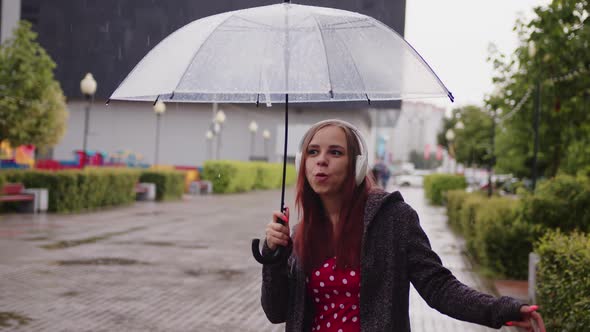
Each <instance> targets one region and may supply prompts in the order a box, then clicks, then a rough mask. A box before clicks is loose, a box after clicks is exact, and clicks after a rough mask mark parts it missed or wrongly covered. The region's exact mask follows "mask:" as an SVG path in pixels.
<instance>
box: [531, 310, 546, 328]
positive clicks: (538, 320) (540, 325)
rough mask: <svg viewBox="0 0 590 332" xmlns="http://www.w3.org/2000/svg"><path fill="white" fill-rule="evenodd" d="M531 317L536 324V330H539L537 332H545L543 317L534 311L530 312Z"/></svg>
mask: <svg viewBox="0 0 590 332" xmlns="http://www.w3.org/2000/svg"><path fill="white" fill-rule="evenodd" d="M531 316H532V317H533V319H534V321H535V323H536V324H537V328H538V329H539V330H538V332H545V323H544V322H543V317H541V315H540V314H539V313H538V312H536V311H535V312H531Z"/></svg>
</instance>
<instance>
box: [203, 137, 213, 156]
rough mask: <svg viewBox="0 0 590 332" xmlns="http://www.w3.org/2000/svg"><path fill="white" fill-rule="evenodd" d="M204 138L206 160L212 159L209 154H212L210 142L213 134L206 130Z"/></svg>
mask: <svg viewBox="0 0 590 332" xmlns="http://www.w3.org/2000/svg"><path fill="white" fill-rule="evenodd" d="M205 138H207V159H212V157H211V153H212V151H211V150H212V146H211V145H212V142H213V132H212V131H211V130H207V133H206V134H205Z"/></svg>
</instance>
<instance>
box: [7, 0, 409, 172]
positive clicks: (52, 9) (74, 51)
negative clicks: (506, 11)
mask: <svg viewBox="0 0 590 332" xmlns="http://www.w3.org/2000/svg"><path fill="white" fill-rule="evenodd" d="M0 1H1V2H2V6H0V7H1V8H2V11H1V12H0V16H1V17H2V21H1V22H2V24H1V29H2V30H1V31H0V34H1V36H2V38H3V40H5V39H6V38H7V37H6V36H9V35H10V33H8V32H7V31H9V30H11V27H14V26H15V25H16V23H17V22H18V20H17V19H15V17H18V16H20V18H22V19H26V20H28V21H30V22H32V23H33V28H34V30H35V31H36V32H37V33H38V34H39V37H38V40H39V43H40V44H41V45H42V46H43V47H44V48H45V49H46V50H47V51H48V53H49V54H50V55H51V57H52V58H53V60H54V61H55V62H56V63H57V68H56V70H55V76H56V79H57V80H58V81H59V82H60V84H61V86H62V89H63V90H64V93H65V95H66V97H67V99H68V111H69V114H70V116H69V122H68V130H67V133H66V134H65V136H64V138H63V140H62V141H61V142H60V143H59V144H58V146H56V147H55V148H54V150H53V158H55V159H71V158H73V151H74V150H79V149H82V141H83V139H84V121H85V112H84V109H85V107H86V106H87V104H86V102H85V101H84V99H83V98H82V95H81V92H80V80H81V79H82V78H83V77H84V75H85V74H86V73H88V72H90V73H92V74H93V76H94V77H95V79H96V81H97V83H98V89H97V92H96V95H95V102H94V103H93V104H92V107H91V110H90V112H89V114H90V117H89V121H88V123H89V134H88V149H89V150H97V151H102V152H105V153H109V154H110V153H115V152H116V151H120V150H128V151H132V152H135V153H138V154H141V155H143V156H144V161H145V162H147V163H153V162H154V158H155V149H156V123H157V121H156V115H155V114H154V112H153V109H152V104H151V103H141V102H137V103H131V102H116V103H112V104H111V105H110V106H106V105H105V101H106V99H107V98H108V96H109V95H110V94H111V93H112V92H113V91H114V90H115V89H116V87H117V86H118V85H119V83H120V82H121V81H122V80H123V79H124V78H125V76H126V75H127V74H128V73H129V72H130V71H131V69H132V68H133V67H134V66H135V64H137V63H138V62H139V61H140V60H141V58H142V57H143V56H144V55H145V54H147V53H148V52H149V50H150V49H152V48H153V47H154V46H155V45H157V44H158V43H159V42H160V41H161V40H162V39H163V38H165V37H166V36H167V35H169V34H170V33H172V32H173V31H175V30H177V29H178V28H180V27H182V26H184V25H186V24H188V23H190V22H192V21H194V20H197V19H199V18H202V17H206V16H210V15H214V14H218V13H221V12H225V11H229V10H237V9H243V8H248V7H255V6H262V5H269V4H274V3H277V2H276V1H266V0H252V1H232V0H219V1H214V2H210V1H192V0H175V1H164V0H151V1H146V0H127V1H119V0H102V1H95V0H82V1H80V0H52V1H42V0H0ZM297 3H298V4H307V5H315V6H325V7H334V8H339V9H344V10H350V11H355V12H360V13H362V14H366V15H369V16H372V17H375V18H376V19H378V20H380V21H382V22H384V23H385V24H387V25H388V26H390V27H392V28H393V29H394V30H396V31H397V32H398V33H399V34H400V35H402V36H403V33H404V25H405V0H392V1H386V0H340V1H336V0H315V1H309V0H308V1H297ZM164 65H165V64H164ZM154 79H157V78H154ZM215 108H218V109H220V110H223V111H224V112H225V114H226V121H225V122H224V124H223V125H222V128H221V131H220V135H219V136H217V137H214V138H213V139H211V140H209V139H208V138H207V137H206V132H207V130H208V129H209V128H210V127H211V122H212V118H213V112H214V109H215ZM400 109H401V103H400V102H384V103H372V105H370V106H369V105H367V104H366V103H347V104H344V103H343V104H316V105H305V106H302V105H300V106H298V105H296V104H293V105H292V106H290V117H289V123H290V126H289V128H290V132H289V148H288V156H289V157H291V158H292V157H293V156H294V154H295V152H296V148H297V143H298V142H299V139H300V137H301V135H302V134H303V132H304V130H305V129H306V128H307V127H308V126H309V125H310V124H312V123H314V122H317V121H319V120H323V119H327V118H332V117H337V118H341V119H343V120H347V121H350V122H352V123H354V124H355V125H357V126H358V127H359V129H360V130H361V131H362V132H363V133H364V134H365V136H366V137H367V141H368V143H369V150H370V151H369V155H370V160H371V161H372V160H373V158H374V156H375V153H374V152H375V150H376V144H377V142H378V138H379V135H380V133H383V132H387V131H388V130H392V128H393V126H394V125H395V123H396V120H397V119H398V117H400V115H399V112H400ZM252 121H255V122H256V123H257V124H258V128H259V129H258V131H257V132H256V133H254V134H252V133H251V132H250V131H249V130H248V126H249V124H250V122H252ZM283 123H284V109H283V106H282V105H273V106H272V107H270V108H266V107H265V106H263V105H261V106H260V107H259V108H256V107H255V106H254V105H243V104H239V105H238V104H220V105H212V104H176V103H167V109H166V113H165V114H164V115H162V116H161V121H160V135H159V162H160V163H161V164H170V165H201V164H202V163H203V162H204V161H205V160H207V159H216V158H220V159H234V160H248V159H268V160H270V161H279V160H280V159H281V158H282V154H283V147H282V146H283V138H282V135H283V130H284V128H283ZM263 130H268V131H269V132H270V138H264V137H263V136H262V132H263ZM415 141H416V140H411V141H410V142H415ZM399 143H400V144H402V145H403V144H405V143H403V142H401V141H400V142H399ZM396 154H397V153H396Z"/></svg>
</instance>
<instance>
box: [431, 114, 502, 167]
mask: <svg viewBox="0 0 590 332" xmlns="http://www.w3.org/2000/svg"><path fill="white" fill-rule="evenodd" d="M459 122H461V123H462V124H463V128H462V129H461V128H460V127H459V128H457V127H458V123H459ZM449 129H452V130H453V132H454V133H455V139H454V140H453V149H452V150H454V151H455V158H456V160H457V161H458V162H460V163H463V164H466V165H468V166H483V165H487V164H488V162H489V160H490V156H491V154H490V153H491V135H492V118H491V116H490V115H489V114H488V112H487V111H486V110H484V109H482V108H480V107H478V106H474V105H469V106H465V107H460V108H456V109H454V110H453V111H452V117H451V118H450V119H444V122H443V128H442V131H441V132H440V133H439V134H438V136H437V139H438V143H439V144H440V145H442V146H445V147H446V148H447V149H448V150H449V151H450V150H451V146H450V142H448V141H447V138H446V133H447V131H448V130H449Z"/></svg>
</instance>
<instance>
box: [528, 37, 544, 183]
mask: <svg viewBox="0 0 590 332" xmlns="http://www.w3.org/2000/svg"><path fill="white" fill-rule="evenodd" d="M536 54H537V49H536V47H535V44H533V43H530V44H529V56H530V57H531V58H532V59H533V63H535V64H536V65H537V67H538V65H539V64H538V63H537V61H536V60H535V59H536V57H535V55H536ZM537 70H539V69H538V68H537ZM533 103H534V104H533V107H534V112H535V113H534V117H533V131H534V134H535V139H534V142H535V143H534V144H535V145H534V151H533V169H532V174H531V175H532V190H533V192H535V187H536V185H537V155H538V153H539V116H540V113H541V78H540V75H537V77H536V80H535V99H534V102H533Z"/></svg>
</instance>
